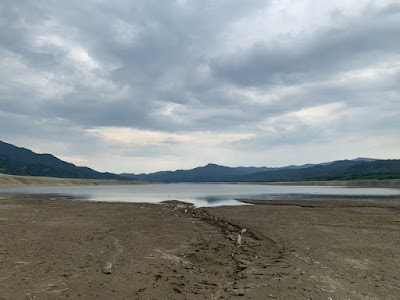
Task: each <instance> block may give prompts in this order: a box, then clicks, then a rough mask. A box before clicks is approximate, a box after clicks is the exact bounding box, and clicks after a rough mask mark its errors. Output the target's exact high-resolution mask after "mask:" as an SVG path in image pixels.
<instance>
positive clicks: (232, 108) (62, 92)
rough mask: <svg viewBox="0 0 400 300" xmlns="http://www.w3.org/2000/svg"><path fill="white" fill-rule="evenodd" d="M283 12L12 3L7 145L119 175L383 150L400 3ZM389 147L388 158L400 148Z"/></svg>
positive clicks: (0, 56) (3, 56) (7, 36)
mask: <svg viewBox="0 0 400 300" xmlns="http://www.w3.org/2000/svg"><path fill="white" fill-rule="evenodd" d="M282 5H284V4H280V3H277V2H273V1H271V2H269V1H268V2H266V1H256V0H254V1H245V2H244V1H239V0H234V1H211V0H210V1H193V0H192V1H190V0H187V1H184V0H181V1H162V2H160V1H134V2H129V1H116V2H113V3H111V2H102V1H94V0H93V1H79V2H78V1H65V2H59V1H34V2H32V1H2V2H1V3H0V11H1V13H0V24H1V26H2V31H1V32H0V67H1V68H0V70H1V71H0V116H1V120H0V125H1V128H7V130H5V129H3V132H2V134H1V137H0V139H4V140H7V141H9V142H15V143H18V144H20V145H21V146H27V147H34V148H35V149H37V150H40V149H43V150H42V151H44V152H53V153H55V154H60V155H61V156H65V157H77V158H79V157H80V158H82V159H83V160H84V159H87V163H88V164H90V166H92V167H96V168H99V169H105V168H108V167H110V164H105V163H103V161H104V157H105V156H107V155H106V154H107V153H108V154H111V155H112V156H113V157H116V159H115V162H116V163H115V166H111V167H112V168H114V169H113V170H110V171H130V172H132V171H135V169H134V168H135V164H141V166H140V168H146V167H145V166H146V164H147V165H148V169H146V170H154V168H157V164H159V163H160V161H162V159H161V157H164V156H168V155H169V156H171V157H175V158H176V160H174V159H172V158H171V164H170V165H168V164H165V165H168V166H173V165H174V164H179V163H180V162H182V163H185V164H187V165H188V166H193V165H196V164H200V163H207V162H208V161H207V160H210V159H211V160H212V161H214V162H219V161H221V163H224V164H230V165H239V164H242V165H250V164H268V160H267V161H264V162H263V157H265V156H264V155H265V153H263V151H264V150H265V149H272V150H273V151H276V153H279V149H283V148H285V149H293V151H295V150H294V149H295V148H296V147H299V146H304V147H306V146H307V145H308V146H307V147H310V149H311V148H312V146H313V145H317V144H318V145H328V144H331V143H333V141H335V140H340V139H342V140H351V139H352V137H354V136H361V135H362V136H368V135H369V136H376V139H377V141H379V140H380V138H381V137H382V136H383V135H385V136H387V135H390V133H391V132H396V130H399V129H400V128H399V127H400V124H399V122H398V121H397V120H399V112H400V106H399V105H400V101H399V100H400V99H399V98H400V97H399V95H400V91H399V86H400V84H399V83H400V82H399V78H400V75H399V74H400V65H399V64H398V63H397V62H398V61H399V57H400V53H399V49H400V42H399V39H398V36H400V27H399V26H398V17H399V13H400V9H399V5H398V3H396V2H395V1H393V2H391V1H387V4H386V5H384V6H383V5H381V4H379V3H378V2H374V1H365V2H363V1H361V2H358V3H353V4H349V3H346V2H343V3H342V2H340V1H337V2H335V3H330V4H327V5H324V6H318V5H317V4H315V5H316V6H315V7H313V9H310V8H307V6H306V5H307V4H305V3H298V2H296V3H295V2H293V3H289V2H288V3H287V4H286V6H282ZM296 5H304V7H303V8H304V9H303V12H302V13H299V12H297V10H296ZM325 6H326V7H325ZM314 11H315V12H314ZM331 114H334V117H332V116H331ZM101 128H104V130H108V129H109V128H117V129H118V128H120V129H121V132H124V133H125V134H133V133H130V131H126V130H125V129H126V128H132V129H135V130H141V131H142V132H144V134H147V133H148V132H157V133H160V134H177V135H178V136H176V137H174V138H175V139H176V140H174V139H172V140H171V141H170V142H165V141H163V142H156V143H155V142H148V143H147V144H146V143H144V142H143V141H141V142H140V143H139V142H135V139H134V137H133V138H132V136H127V137H126V138H127V139H128V140H130V141H131V142H130V143H121V142H115V141H114V142H113V140H112V139H110V137H109V136H107V138H105V136H104V135H103V136H102V135H93V130H101ZM96 132H97V131H96ZM112 132H113V134H116V133H115V131H112ZM117 132H118V130H117ZM134 132H135V131H134ZM224 135H226V136H232V139H233V140H232V141H231V140H222V139H221V136H224ZM240 135H244V136H246V135H248V136H247V137H246V138H244V137H240V138H239V137H238V136H240ZM250 135H251V137H249V136H250ZM207 136H208V137H209V138H210V143H209V144H207ZM233 136H235V138H233ZM119 138H120V137H119ZM216 138H218V139H221V142H220V143H215V139H216ZM121 139H122V138H121ZM393 139H397V140H398V138H397V137H396V136H393ZM152 143H153V144H152ZM377 143H378V144H379V143H380V145H381V147H382V149H381V150H379V151H378V150H376V151H375V152H374V153H376V156H385V153H388V154H387V155H390V153H393V152H394V149H395V147H397V144H396V143H395V144H394V146H391V147H392V148H390V149H389V148H388V149H387V151H386V152H385V150H384V149H385V146H384V144H383V142H377ZM358 144H359V141H357V145H358ZM60 145H62V146H60ZM191 145H196V146H195V147H192V146H191ZM346 145H347V144H346ZM351 145H352V144H351V143H350V142H349V144H348V145H347V146H346V147H348V148H350V147H351ZM354 145H355V144H354ZM288 147H289V148H288ZM206 148H207V153H205V152H204V150H203V154H202V153H201V151H200V150H199V149H206ZM263 149H264V150H263ZM354 149H358V146H356V145H355V146H354ZM354 149H352V150H351V151H350V150H349V152H348V153H354V152H355V151H356V150H354ZM272 150H271V151H272ZM196 151H199V153H198V155H193V152H196ZM310 151H311V150H310ZM221 152H224V153H230V155H227V154H226V155H224V157H221V155H220V153H221ZM306 152H307V151H306ZM90 153H95V154H93V155H90ZM254 153H259V154H257V155H258V156H257V155H256V154H254ZM274 153H275V152H274ZM310 153H312V151H311V152H310ZM374 153H371V154H372V155H374ZM382 153H383V154H382ZM253 154H254V155H253ZM361 155H362V153H360V156H361ZM128 157H138V158H140V159H141V160H140V161H139V160H132V162H131V163H127V160H125V161H124V158H126V159H128ZM146 157H148V158H149V160H146V159H145V158H146ZM157 157H158V158H159V160H158V161H157V163H154V165H153V162H152V160H153V161H155V158H157ZM314 157H316V156H315V155H314V156H313V155H312V154H310V155H308V156H307V155H304V156H302V157H300V158H297V160H296V161H293V157H288V161H287V163H288V164H289V163H296V162H299V163H301V162H307V161H308V160H312V159H313V158H314ZM337 158H340V157H337ZM236 160H240V161H236ZM122 161H124V163H122ZM281 161H283V160H281ZM185 166H186V165H176V168H182V167H185ZM124 168H130V169H129V170H127V169H124ZM140 171H145V170H140Z"/></svg>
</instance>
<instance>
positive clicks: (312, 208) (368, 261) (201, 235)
mask: <svg viewBox="0 0 400 300" xmlns="http://www.w3.org/2000/svg"><path fill="white" fill-rule="evenodd" d="M243 229H245V230H243ZM399 230H400V202H399V201H398V200H397V201H396V200H393V201H390V202H384V201H367V202H366V201H363V202H362V201H351V200H345V201H343V200H340V201H339V200H332V199H331V200H327V199H324V200H310V201H301V200H300V201H299V200H293V201H288V200H282V201H262V202H258V205H244V206H235V207H217V208H203V209H201V208H199V209H194V208H191V207H189V206H188V205H186V204H182V203H178V202H169V203H165V204H142V203H93V202H77V201H70V200H63V199H57V198H44V197H40V196H25V197H24V198H22V197H16V196H10V195H2V196H1V198H0V299H2V300H3V299H6V300H14V299H15V300H18V299H31V300H32V299H89V300H90V299H326V300H329V299H332V300H336V299H399V298H400V250H399V249H400V235H399ZM238 235H240V238H239V240H240V241H239V242H240V244H238ZM106 261H109V262H112V273H111V274H104V273H103V271H102V266H103V263H104V262H106Z"/></svg>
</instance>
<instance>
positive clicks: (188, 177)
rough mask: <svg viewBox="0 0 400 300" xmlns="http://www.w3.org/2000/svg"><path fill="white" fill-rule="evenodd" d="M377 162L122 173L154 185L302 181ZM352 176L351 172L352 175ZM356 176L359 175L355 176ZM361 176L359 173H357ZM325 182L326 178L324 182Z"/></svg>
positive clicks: (205, 167) (371, 159) (369, 160)
mask: <svg viewBox="0 0 400 300" xmlns="http://www.w3.org/2000/svg"><path fill="white" fill-rule="evenodd" d="M373 161H377V160H376V159H373V158H357V159H354V160H346V161H334V162H324V163H321V164H305V165H300V166H294V165H291V166H286V167H282V168H269V167H236V168H231V167H225V166H220V165H216V164H208V165H206V166H203V167H197V168H194V169H190V170H177V171H161V172H156V173H149V174H138V175H135V174H129V173H124V174H120V175H121V176H123V177H126V178H134V179H138V180H143V181H152V182H234V181H238V182H243V181H250V182H252V181H256V182H257V181H299V180H311V179H315V180H318V179H317V178H322V177H324V178H328V177H329V178H330V177H335V178H336V177H338V176H344V175H346V174H348V173H346V172H345V171H343V172H342V173H341V172H340V171H339V169H340V170H341V169H342V168H344V169H345V168H347V167H350V166H353V165H357V164H359V163H365V162H373ZM349 174H350V173H349ZM354 174H356V173H354ZM357 174H358V173H357ZM321 180H322V179H321Z"/></svg>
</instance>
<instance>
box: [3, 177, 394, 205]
mask: <svg viewBox="0 0 400 300" xmlns="http://www.w3.org/2000/svg"><path fill="white" fill-rule="evenodd" d="M0 193H15V194H36V195H39V194H40V195H46V196H49V197H62V198H66V199H70V200H85V201H106V202H149V203H159V202H161V201H165V200H180V201H185V202H192V203H193V204H194V205H196V206H198V207H202V206H221V205H243V204H242V203H241V202H238V201H235V199H259V200H272V199H310V198H316V197H318V198H332V197H335V198H338V197H342V198H356V199H367V198H369V199H370V198H377V197H378V198H385V199H386V198H400V190H399V189H389V188H353V187H324V186H283V185H257V184H204V183H197V184H193V183H178V184H152V185H123V186H62V187H60V186H57V187H56V186H51V187H50V186H49V187H20V188H2V189H0Z"/></svg>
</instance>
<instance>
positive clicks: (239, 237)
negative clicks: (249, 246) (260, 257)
mask: <svg viewBox="0 0 400 300" xmlns="http://www.w3.org/2000/svg"><path fill="white" fill-rule="evenodd" d="M236 244H237V245H238V246H241V245H242V236H241V235H240V234H238V236H237V241H236Z"/></svg>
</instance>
